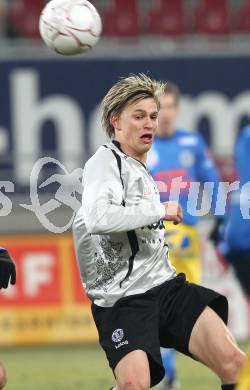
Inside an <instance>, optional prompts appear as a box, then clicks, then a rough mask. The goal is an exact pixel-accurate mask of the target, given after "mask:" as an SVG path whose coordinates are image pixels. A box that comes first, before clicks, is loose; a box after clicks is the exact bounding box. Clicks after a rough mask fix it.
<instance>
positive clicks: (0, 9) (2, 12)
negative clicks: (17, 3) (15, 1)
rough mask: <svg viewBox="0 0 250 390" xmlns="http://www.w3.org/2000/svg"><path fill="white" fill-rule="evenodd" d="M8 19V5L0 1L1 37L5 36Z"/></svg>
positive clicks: (3, 0) (2, 0)
mask: <svg viewBox="0 0 250 390" xmlns="http://www.w3.org/2000/svg"><path fill="white" fill-rule="evenodd" d="M6 19H7V4H6V1H5V0H0V37H2V36H4V35H5V31H6Z"/></svg>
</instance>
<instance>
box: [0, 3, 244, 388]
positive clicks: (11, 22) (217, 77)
mask: <svg viewBox="0 0 250 390" xmlns="http://www.w3.org/2000/svg"><path fill="white" fill-rule="evenodd" d="M45 3H46V1H44V0H0V171H1V177H0V180H1V189H2V193H1V198H0V199H1V204H2V207H1V209H0V216H1V224H0V234H1V240H0V244H1V246H5V247H6V248H8V249H9V251H10V253H11V255H12V256H13V258H14V259H15V260H16V263H17V271H18V279H17V280H18V282H17V285H16V286H15V287H12V288H10V289H8V290H7V291H4V292H1V293H0V305H1V316H0V359H1V360H4V361H5V362H6V366H7V369H8V373H9V384H8V385H7V389H9V390H16V389H25V390H27V389H28V390H39V389H44V388H45V389H55V388H58V386H60V389H62V390H63V389H86V390H87V389H88V390H97V389H98V390H102V389H107V388H108V387H110V386H111V385H112V381H113V379H112V375H111V373H110V371H109V368H108V366H107V363H106V361H105V357H104V354H103V353H102V352H101V350H100V349H99V347H97V335H96V332H95V329H94V326H93V322H92V319H91V315H90V305H89V301H88V299H87V297H86V296H85V294H84V292H83V290H82V286H81V283H80V281H79V276H78V272H77V266H76V263H75V259H74V252H73V243H72V238H71V231H70V225H71V220H72V217H73V215H74V210H75V208H74V205H77V202H79V200H80V192H81V191H80V190H79V188H78V187H79V186H78V187H77V184H79V172H78V171H75V170H76V169H77V168H80V167H81V168H82V167H83V166H84V163H85V161H86V160H87V159H88V158H89V156H90V155H91V154H93V153H94V152H95V150H96V149H97V147H98V146H99V145H101V144H102V143H103V142H105V135H104V133H103V131H102V129H101V125H100V102H101V99H102V97H103V95H104V94H105V93H106V92H107V90H108V89H109V88H110V86H111V85H112V84H113V83H114V82H115V81H116V80H117V79H118V78H119V77H121V76H126V75H128V74H129V73H138V72H146V73H148V74H149V75H151V76H152V77H154V78H156V79H162V80H170V81H173V82H175V83H176V84H177V85H178V86H179V87H180V89H181V101H180V113H179V116H178V122H179V123H181V125H182V127H185V128H187V129H190V130H192V131H198V132H200V133H201V134H202V135H203V136H204V138H205V140H206V142H207V144H208V145H209V147H210V150H211V152H212V155H213V157H214V159H215V161H216V164H217V166H218V168H219V170H220V172H221V175H222V178H223V180H225V181H233V180H234V178H235V173H234V166H233V158H232V157H233V151H234V144H235V140H236V138H237V134H238V132H239V130H240V129H241V128H242V127H243V126H244V125H246V124H249V119H250V1H249V0H96V1H93V4H94V5H95V6H96V8H97V9H98V11H99V12H100V14H101V17H102V21H103V36H102V38H101V40H100V42H99V43H98V45H97V46H96V47H95V48H94V49H93V50H92V51H91V52H89V53H88V54H86V55H84V56H79V57H71V58H66V57H62V56H59V55H57V54H54V53H53V52H52V51H50V50H49V49H48V48H47V47H45V45H44V44H43V42H42V41H41V39H40V36H39V31H38V22H39V16H40V12H41V10H42V8H43V7H44V5H45ZM44 157H49V159H47V160H42V161H41V160H40V165H39V164H38V165H37V164H36V162H37V161H38V160H39V159H41V158H44ZM53 159H55V160H53ZM56 160H59V162H60V164H61V165H58V163H57V162H56ZM67 172H73V175H72V177H71V179H72V180H68V181H67V182H64V184H63V188H64V191H65V193H66V194H67V195H68V196H69V197H71V200H72V198H74V202H75V203H74V204H72V202H71V201H70V202H68V203H67V202H65V201H62V199H61V198H60V197H59V196H58V192H57V191H58V189H59V187H60V186H61V185H62V183H63V182H62V180H63V179H62V178H63V177H64V176H65V174H66V173H67ZM52 174H55V175H57V177H55V180H54V181H53V182H52V183H50V182H47V183H46V179H47V178H48V177H51V176H52ZM93 174H94V173H93ZM58 175H59V176H58ZM58 180H59V181H58ZM41 183H43V184H44V185H43V186H41ZM72 183H73V187H72ZM36 191H37V193H38V195H39V196H38V198H39V199H38V198H37V199H35V198H34V196H33V195H32V194H33V193H34V192H36ZM64 200H65V198H64ZM51 201H53V202H52V203H51ZM211 224H212V221H211V218H210V217H206V218H203V219H202V220H201V222H200V231H201V235H202V238H203V282H204V284H205V285H207V286H209V287H212V288H216V289H217V290H219V291H220V292H222V293H224V294H226V295H227V296H228V298H229V299H230V322H229V325H230V328H231V330H232V332H233V334H234V335H235V336H236V338H237V339H238V340H239V341H240V342H241V343H242V345H243V347H244V348H245V346H246V345H247V342H248V340H249V337H250V315H249V312H248V309H247V304H246V301H245V298H244V296H243V293H242V290H241V288H240V286H239V284H238V282H237V280H236V278H235V276H234V273H233V271H232V269H231V268H227V269H225V268H224V267H223V266H222V265H221V263H220V262H219V261H218V259H217V256H216V253H215V251H214V248H213V245H212V244H211V242H209V240H208V232H209V230H210V229H211ZM178 364H179V369H180V376H181V380H182V385H183V389H184V390H185V389H186V390H189V389H194V388H197V389H199V390H205V389H209V390H211V389H216V388H219V383H218V381H217V379H216V378H215V377H214V376H212V375H211V374H210V373H209V372H208V371H207V370H206V369H205V368H202V367H201V366H200V365H197V364H196V363H193V362H190V361H189V360H186V358H184V357H183V358H182V357H179V360H178ZM190 370H192V377H190V376H189V373H190Z"/></svg>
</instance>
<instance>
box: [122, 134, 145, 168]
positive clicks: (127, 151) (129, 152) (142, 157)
mask: <svg viewBox="0 0 250 390" xmlns="http://www.w3.org/2000/svg"><path fill="white" fill-rule="evenodd" d="M114 144H115V145H116V146H117V147H118V148H119V149H120V150H121V152H123V153H125V154H126V155H127V156H129V157H132V158H134V159H135V160H137V161H140V162H141V163H142V164H144V165H145V164H146V161H147V153H143V154H139V153H137V152H136V150H134V149H133V148H131V147H130V146H129V145H127V144H126V143H123V142H120V141H118V140H114Z"/></svg>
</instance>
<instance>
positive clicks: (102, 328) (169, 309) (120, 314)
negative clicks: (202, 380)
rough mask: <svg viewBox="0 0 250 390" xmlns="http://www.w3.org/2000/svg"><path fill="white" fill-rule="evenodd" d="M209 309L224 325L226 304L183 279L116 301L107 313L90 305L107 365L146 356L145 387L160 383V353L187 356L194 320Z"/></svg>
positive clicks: (209, 292)
mask: <svg viewBox="0 0 250 390" xmlns="http://www.w3.org/2000/svg"><path fill="white" fill-rule="evenodd" d="M206 306H210V307H211V308H212V309H213V310H215V312H216V313H217V314H218V315H219V316H220V317H221V318H222V320H223V321H224V322H225V323H227V317H228V304H227V299H226V298H225V297H224V296H222V295H220V294H218V293H216V292H215V291H213V290H210V289H207V288H205V287H201V286H198V285H196V284H192V283H188V282H187V281H186V278H185V275H184V274H179V275H178V276H177V277H175V278H174V279H172V280H170V281H167V282H165V283H163V284H161V285H160V286H157V287H154V288H152V289H150V290H148V291H147V292H145V293H143V294H137V295H132V296H129V297H124V298H121V299H119V300H118V301H117V302H116V303H115V305H114V306H112V307H107V308H104V307H100V306H97V305H95V304H92V313H93V317H94V320H95V323H96V326H97V329H98V333H99V341H100V344H101V346H102V348H103V349H104V351H105V353H106V356H107V359H108V361H109V365H110V367H111V368H112V370H113V371H114V369H115V367H116V365H117V363H118V362H119V361H120V360H121V359H122V358H123V357H124V356H126V354H128V353H129V352H131V351H134V350H137V349H140V350H143V351H145V352H146V353H147V356H148V360H149V366H150V375H151V386H155V385H156V384H157V383H159V382H160V381H161V380H162V378H163V377H164V368H163V365H162V359H161V354H160V347H165V348H174V349H176V350H177V351H180V352H182V353H184V354H186V355H188V356H191V355H190V353H189V350H188V344H189V339H190V335H191V332H192V329H193V327H194V324H195V322H196V320H197V318H198V317H199V316H200V314H201V313H202V311H203V310H204V308H205V307H206Z"/></svg>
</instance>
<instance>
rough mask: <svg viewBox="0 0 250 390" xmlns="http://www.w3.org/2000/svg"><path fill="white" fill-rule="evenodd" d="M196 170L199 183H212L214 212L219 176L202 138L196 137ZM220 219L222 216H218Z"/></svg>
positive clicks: (213, 209)
mask: <svg viewBox="0 0 250 390" xmlns="http://www.w3.org/2000/svg"><path fill="white" fill-rule="evenodd" d="M196 170H197V178H198V180H199V181H200V182H201V183H203V184H204V183H206V182H209V183H213V195H212V204H211V207H212V211H213V212H215V209H216V203H217V197H218V190H219V183H220V176H219V173H218V171H217V168H216V167H215V164H214V162H213V160H212V157H211V155H210V151H209V150H208V147H207V146H206V144H205V141H204V140H203V138H202V137H201V136H200V135H198V143H197V160H196ZM218 217H219V218H222V217H223V216H222V215H220V216H218Z"/></svg>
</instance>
